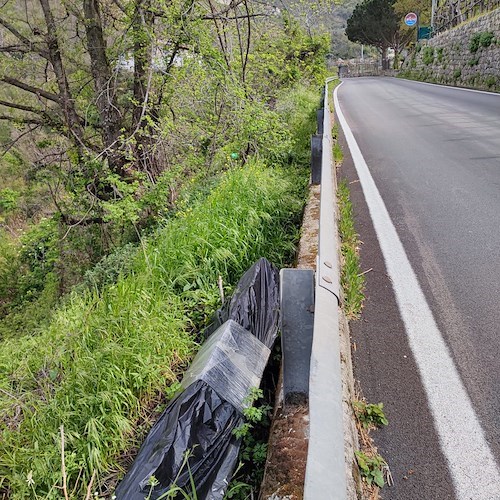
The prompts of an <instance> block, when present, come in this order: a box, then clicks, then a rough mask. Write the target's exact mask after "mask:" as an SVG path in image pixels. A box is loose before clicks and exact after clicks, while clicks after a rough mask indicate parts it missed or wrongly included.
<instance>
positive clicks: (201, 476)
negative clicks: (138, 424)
mask: <svg viewBox="0 0 500 500" xmlns="http://www.w3.org/2000/svg"><path fill="white" fill-rule="evenodd" d="M230 320H233V321H230ZM278 320H279V272H278V270H277V269H276V268H275V267H274V266H273V265H272V264H271V263H270V262H269V261H267V260H266V259H260V260H259V261H257V262H256V263H255V264H254V265H253V266H252V267H251V268H250V269H249V270H248V271H247V272H246V273H245V274H244V276H243V277H242V278H241V280H240V281H239V283H238V285H237V287H236V290H235V293H234V295H233V297H232V298H231V300H230V301H228V302H227V303H226V304H225V306H224V307H223V308H222V309H221V310H220V311H219V314H218V318H217V320H216V321H215V324H214V328H213V330H215V329H216V328H217V332H218V333H217V332H215V333H214V335H213V336H210V337H209V338H208V340H207V341H206V342H205V343H204V344H203V346H202V348H201V349H200V351H199V353H198V355H197V356H196V358H195V359H194V360H193V363H192V369H190V370H188V371H187V372H186V374H185V379H184V380H183V386H184V388H185V390H184V392H182V393H181V394H180V395H179V396H177V398H176V399H174V400H173V401H172V402H171V403H170V404H169V405H168V407H167V408H166V409H165V411H164V412H163V414H162V415H161V417H160V419H159V420H158V422H157V423H156V424H155V425H154V427H153V429H152V430H151V432H150V433H149V435H148V436H147V438H146V440H145V442H144V443H143V445H142V447H141V449H140V450H139V453H138V455H137V458H136V459H135V462H134V464H133V465H132V467H131V468H130V470H129V472H128V473H127V474H126V476H125V477H124V479H123V481H122V482H121V483H120V484H119V485H118V488H117V489H116V496H117V498H118V499H122V500H129V499H130V500H144V499H145V498H146V497H148V495H150V492H151V495H150V496H149V498H151V499H158V498H159V497H161V496H162V495H164V494H165V493H166V492H167V491H169V490H170V489H171V488H172V486H173V485H174V484H175V486H177V487H179V488H181V489H182V490H183V491H185V492H186V493H187V494H189V493H190V492H191V482H193V484H194V485H195V489H196V498H198V500H222V498H223V496H224V493H225V491H226V489H227V486H228V483H229V480H230V479H231V476H232V474H233V471H234V468H235V466H236V463H237V460H238V452H239V447H240V440H238V439H237V438H236V437H235V436H234V434H233V430H234V429H235V428H237V427H239V426H240V425H242V423H243V417H242V413H241V412H242V411H243V408H244V407H245V406H247V405H248V404H249V403H248V401H246V400H245V395H247V394H248V393H249V392H250V389H251V388H252V387H255V386H259V385H260V379H261V377H262V372H263V370H264V368H265V364H266V362H267V359H268V357H269V354H270V348H271V347H272V344H273V343H274V340H275V339H276V336H277V331H278ZM241 327H243V328H241ZM213 330H212V331H213ZM254 337H255V338H254ZM186 453H191V456H190V458H189V460H188V465H189V468H188V467H187V466H186V467H185V469H186V470H181V468H182V465H183V463H184V457H185V454H186ZM152 476H154V479H156V481H158V483H159V484H157V485H156V486H155V487H154V488H153V489H152V487H151V482H152V481H151V478H152ZM178 497H179V498H182V494H179V495H178Z"/></svg>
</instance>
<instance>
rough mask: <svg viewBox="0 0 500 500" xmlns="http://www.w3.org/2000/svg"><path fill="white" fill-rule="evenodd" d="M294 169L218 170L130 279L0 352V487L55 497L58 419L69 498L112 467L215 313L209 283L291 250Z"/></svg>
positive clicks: (297, 206)
mask: <svg viewBox="0 0 500 500" xmlns="http://www.w3.org/2000/svg"><path fill="white" fill-rule="evenodd" d="M304 174H305V172H302V173H300V174H299V173H298V171H296V170H294V169H293V168H289V169H288V170H284V169H281V168H272V169H271V168H265V167H264V166H263V165H262V164H261V163H259V162H257V161H255V162H253V163H250V164H247V165H246V166H245V167H243V168H240V169H237V170H235V171H232V172H229V173H227V174H225V176H224V177H223V179H222V180H221V182H220V184H219V185H218V186H217V187H216V188H215V189H214V190H213V192H212V194H210V195H209V196H208V197H207V198H205V200H204V201H201V202H200V203H198V204H197V205H195V206H194V207H192V208H187V209H186V210H184V211H180V212H179V213H178V214H177V215H176V216H175V217H174V218H171V219H170V220H169V221H166V222H165V225H164V227H163V228H161V229H160V230H159V231H157V233H156V234H155V235H154V236H153V237H151V238H150V239H149V240H147V241H145V242H143V245H142V247H141V249H140V250H139V251H138V253H137V255H136V256H135V261H134V264H133V266H132V271H131V272H130V274H128V275H127V276H126V277H121V278H119V279H118V281H117V282H116V283H115V284H113V285H108V286H107V287H104V289H102V290H101V291H98V290H97V289H96V290H92V291H87V292H85V293H84V294H80V295H76V294H74V295H73V296H72V297H71V298H70V299H69V300H68V302H67V303H66V305H65V306H64V308H62V309H60V310H59V311H57V312H56V313H55V314H54V318H53V321H52V322H51V324H50V326H49V327H47V328H45V329H43V330H42V331H41V332H40V333H39V334H38V335H36V336H28V337H22V338H19V339H9V340H6V341H5V342H3V343H2V344H1V345H0V429H1V432H2V439H1V441H0V492H1V491H2V488H4V489H5V491H10V494H11V496H12V498H29V497H31V496H33V497H34V496H35V494H36V495H38V496H40V497H44V498H45V497H47V498H59V497H60V495H61V489H60V488H61V486H62V484H61V481H62V472H61V449H60V426H61V424H63V423H64V432H65V452H64V458H65V473H66V476H67V482H68V489H69V490H74V495H75V496H76V497H80V498H83V497H84V496H85V494H84V492H86V488H87V486H88V484H89V482H90V480H91V477H92V476H93V475H94V474H96V475H97V476H99V475H100V474H102V473H103V472H104V471H107V472H113V471H114V472H116V471H118V470H119V469H120V466H119V460H118V459H119V456H120V454H121V453H122V452H123V451H124V450H127V449H129V448H131V447H132V446H134V445H136V444H137V443H135V442H134V437H133V433H132V429H134V427H135V426H136V425H137V423H138V422H139V421H140V420H141V419H144V418H145V416H146V415H145V410H144V408H145V407H147V402H148V401H150V400H151V399H153V398H157V397H158V394H159V393H161V392H165V391H168V387H169V386H170V385H171V384H173V383H174V382H175V381H176V380H177V379H176V377H177V375H178V374H179V372H180V371H182V369H183V368H184V366H185V363H186V361H187V360H188V359H189V358H190V356H191V355H192V353H193V352H194V350H195V349H196V345H197V344H196V341H197V338H196V336H195V334H194V333H193V332H196V331H197V330H198V329H199V328H201V327H202V326H203V325H204V324H206V322H207V318H208V317H209V316H210V314H211V313H212V312H213V311H214V309H215V308H216V307H217V306H218V300H219V299H218V294H219V292H218V287H217V279H218V276H219V275H221V276H222V278H223V281H224V283H226V284H230V283H235V282H236V281H237V279H238V278H239V276H240V275H241V274H242V273H243V271H244V270H246V269H247V267H248V266H249V265H250V264H251V263H252V262H253V261H254V260H256V259H257V258H258V257H260V256H263V255H265V256H266V257H267V258H269V259H270V260H271V261H273V262H274V263H276V264H277V265H280V264H282V263H283V262H284V261H286V260H287V259H289V258H290V257H291V255H292V254H293V252H294V243H295V240H296V237H297V230H296V226H297V222H298V219H299V217H300V212H301V208H302V197H303V192H302V191H303V187H304V185H305V179H304V177H305V175H304Z"/></svg>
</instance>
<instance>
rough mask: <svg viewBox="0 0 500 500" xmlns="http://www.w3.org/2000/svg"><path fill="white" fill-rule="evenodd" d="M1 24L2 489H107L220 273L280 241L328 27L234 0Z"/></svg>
mask: <svg viewBox="0 0 500 500" xmlns="http://www.w3.org/2000/svg"><path fill="white" fill-rule="evenodd" d="M0 35H1V36H0V45H1V50H0V140H1V141H2V145H3V148H4V151H5V154H4V155H3V156H2V157H1V160H0V175H1V177H2V181H3V185H2V189H0V432H1V438H0V496H3V497H5V498H19V499H21V498H22V499H24V498H62V497H65V496H68V497H70V498H85V497H86V496H87V493H88V491H92V494H93V492H94V491H98V493H99V494H100V495H103V496H106V495H110V494H111V493H112V491H113V489H114V486H115V484H116V481H117V480H118V478H119V477H121V475H122V474H123V472H124V470H125V469H126V467H127V466H128V465H129V464H130V459H131V457H133V456H134V453H135V451H136V450H137V446H138V445H139V444H140V442H141V439H142V438H143V436H144V433H145V432H146V431H147V430H148V429H149V427H150V426H151V424H152V422H153V421H154V419H155V417H156V416H157V415H158V414H159V412H161V410H162V408H163V407H164V405H165V404H166V402H167V401H168V398H169V397H170V396H171V395H172V394H173V392H174V391H175V389H176V387H177V380H178V377H179V376H180V374H181V373H182V371H183V370H184V368H185V367H186V365H187V363H188V362H189V360H190V359H191V357H192V356H193V354H194V352H195V351H196V349H197V347H198V342H199V341H200V340H201V337H200V336H199V332H200V331H202V329H203V328H204V327H205V326H207V324H208V323H209V322H210V318H211V316H212V314H213V313H214V311H215V309H216V308H217V307H219V306H220V294H219V287H218V281H219V279H220V278H221V279H222V283H223V284H224V287H225V291H226V293H229V292H230V291H231V288H232V286H234V285H235V283H236V282H237V280H238V279H239V277H240V276H241V274H242V273H243V272H244V271H245V270H246V269H247V268H248V267H249V266H250V265H251V264H252V263H253V262H254V261H255V260H256V259H257V258H259V257H261V256H265V257H267V258H268V259H269V260H271V261H273V262H274V263H275V264H277V265H278V266H280V265H285V264H286V263H290V262H291V261H292V259H293V256H294V251H295V243H296V241H297V237H298V229H297V228H298V224H299V221H300V216H301V210H302V206H303V202H304V195H305V187H306V185H307V179H308V176H309V173H308V166H309V152H308V145H309V137H310V134H311V133H312V132H313V131H314V128H315V118H316V113H315V110H316V108H317V106H318V103H319V95H320V86H321V83H322V82H323V81H324V77H325V69H324V61H325V55H326V53H327V52H328V48H329V47H328V46H329V40H328V37H325V36H319V35H312V34H308V33H307V32H304V30H303V29H302V28H301V27H300V25H299V24H298V23H297V22H295V21H294V20H293V19H291V18H290V17H289V15H288V14H287V13H285V14H280V13H278V12H277V11H275V10H273V9H272V8H269V7H266V6H263V5H262V4H252V3H251V2H249V1H241V2H236V3H232V4H230V5H229V6H228V5H225V4H218V3H217V4H213V3H211V2H207V3H204V2H200V3H195V2H187V3H186V2H175V1H174V2H168V3H166V2H163V1H162V0H142V1H141V0H135V1H121V2H119V1H112V0H101V1H97V0H84V1H83V2H72V1H65V2H60V1H59V0H50V1H49V0H39V1H38V0H37V1H35V0H32V1H26V2H25V1H24V0H15V1H14V0H10V1H7V2H4V3H3V4H2V10H1V12H0ZM101 49H102V50H101ZM103 75H105V78H103ZM103 96H105V97H106V100H103ZM219 277H220V278H219ZM63 444H64V446H63ZM63 459H64V460H63Z"/></svg>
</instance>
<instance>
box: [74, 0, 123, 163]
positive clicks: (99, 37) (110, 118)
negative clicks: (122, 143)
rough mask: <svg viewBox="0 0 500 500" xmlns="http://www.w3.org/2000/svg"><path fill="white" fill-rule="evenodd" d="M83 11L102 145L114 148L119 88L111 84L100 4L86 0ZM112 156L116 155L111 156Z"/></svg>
mask: <svg viewBox="0 0 500 500" xmlns="http://www.w3.org/2000/svg"><path fill="white" fill-rule="evenodd" d="M83 12H84V15H85V31H86V36H87V48H88V51H89V56H90V67H91V71H92V77H93V79H94V88H95V91H96V104H97V109H98V111H99V117H100V122H101V126H102V139H103V144H104V147H105V148H113V145H114V144H115V142H116V140H117V138H118V136H119V134H120V128H121V116H120V113H119V111H118V104H117V102H116V89H115V87H114V84H113V81H112V75H111V68H110V65H109V61H108V58H107V55H106V41H105V39H104V35H103V31H102V21H101V14H100V11H99V1H98V0H83ZM110 153H111V152H110ZM107 156H110V154H108V155H107ZM111 156H113V155H112V154H111Z"/></svg>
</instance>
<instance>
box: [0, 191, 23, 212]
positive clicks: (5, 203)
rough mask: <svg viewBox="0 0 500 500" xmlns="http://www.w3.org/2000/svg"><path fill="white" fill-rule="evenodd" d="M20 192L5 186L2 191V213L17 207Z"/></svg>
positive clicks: (0, 204) (0, 192)
mask: <svg viewBox="0 0 500 500" xmlns="http://www.w3.org/2000/svg"><path fill="white" fill-rule="evenodd" d="M19 196H20V193H19V192H18V191H14V190H13V189H9V188H5V189H2V190H1V191H0V213H1V212H6V213H8V212H12V211H14V210H15V209H16V208H17V201H18V199H19Z"/></svg>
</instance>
